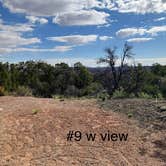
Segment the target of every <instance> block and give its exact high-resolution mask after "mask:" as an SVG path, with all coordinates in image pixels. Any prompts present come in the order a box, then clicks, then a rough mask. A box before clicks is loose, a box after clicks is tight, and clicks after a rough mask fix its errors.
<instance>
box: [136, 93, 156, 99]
mask: <svg viewBox="0 0 166 166" xmlns="http://www.w3.org/2000/svg"><path fill="white" fill-rule="evenodd" d="M138 97H139V98H142V99H152V98H153V97H152V96H151V95H149V94H147V93H145V92H140V93H139V94H138Z"/></svg>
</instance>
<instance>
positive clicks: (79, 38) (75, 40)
mask: <svg viewBox="0 0 166 166" xmlns="http://www.w3.org/2000/svg"><path fill="white" fill-rule="evenodd" d="M97 37H98V36H97V35H70V36H58V37H48V38H47V39H48V40H51V41H56V42H63V43H68V44H74V45H83V44H87V43H90V42H94V41H96V40H97Z"/></svg>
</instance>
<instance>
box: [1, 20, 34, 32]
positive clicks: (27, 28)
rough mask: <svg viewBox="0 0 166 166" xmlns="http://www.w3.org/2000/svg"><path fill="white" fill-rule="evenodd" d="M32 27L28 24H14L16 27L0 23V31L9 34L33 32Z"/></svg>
mask: <svg viewBox="0 0 166 166" xmlns="http://www.w3.org/2000/svg"><path fill="white" fill-rule="evenodd" d="M33 30H34V29H33V27H32V25H28V24H16V25H6V24H3V21H0V31H10V32H30V31H33Z"/></svg>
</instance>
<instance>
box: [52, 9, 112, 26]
mask: <svg viewBox="0 0 166 166" xmlns="http://www.w3.org/2000/svg"><path fill="white" fill-rule="evenodd" d="M108 16H109V14H107V13H105V12H98V11H96V10H81V11H75V12H69V13H64V14H59V15H57V16H56V17H55V18H54V19H53V23H55V24H59V25H64V26H85V25H102V24H106V23H107V18H108Z"/></svg>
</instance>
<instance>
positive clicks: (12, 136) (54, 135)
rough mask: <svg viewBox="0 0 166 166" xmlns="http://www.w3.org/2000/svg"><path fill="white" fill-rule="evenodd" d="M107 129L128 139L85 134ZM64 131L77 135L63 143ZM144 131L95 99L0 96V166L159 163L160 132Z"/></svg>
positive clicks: (137, 165) (144, 165)
mask: <svg viewBox="0 0 166 166" xmlns="http://www.w3.org/2000/svg"><path fill="white" fill-rule="evenodd" d="M34 110H36V111H34ZM108 130H109V131H110V132H111V133H128V140H127V141H126V142H120V141H117V142H113V141H102V140H100V139H96V140H95V141H87V139H86V137H85V134H86V133H89V132H92V133H97V134H100V133H106V132H108ZM69 131H81V132H82V139H81V140H80V141H75V140H74V139H73V140H72V141H67V134H68V132H69ZM146 133H147V131H146V129H142V128H140V127H138V124H137V122H136V121H134V120H130V119H129V118H127V117H126V116H123V115H121V114H118V113H115V112H112V111H104V110H102V108H101V107H100V106H99V105H98V104H97V103H96V101H95V100H66V99H65V100H64V101H59V100H58V99H57V100H54V99H43V98H33V97H0V166H56V165H57V166H70V165H76V166H91V165H92V166H164V165H165V162H164V160H161V159H160V158H158V156H155V152H156V150H157V147H156V146H155V144H154V143H153V142H154V141H157V140H158V137H160V133H156V134H153V135H151V136H149V135H148V136H147V137H146ZM97 138H98V137H97ZM156 143H158V144H160V142H156Z"/></svg>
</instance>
